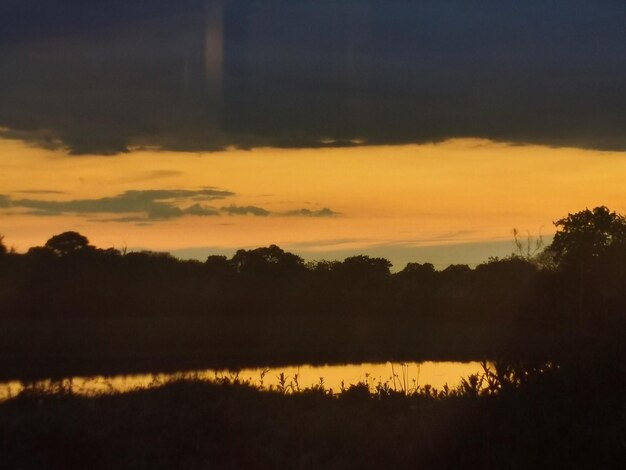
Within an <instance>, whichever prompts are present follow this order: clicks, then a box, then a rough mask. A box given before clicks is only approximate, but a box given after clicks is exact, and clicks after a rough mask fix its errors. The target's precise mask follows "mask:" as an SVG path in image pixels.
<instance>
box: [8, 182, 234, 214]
mask: <svg viewBox="0 0 626 470" xmlns="http://www.w3.org/2000/svg"><path fill="white" fill-rule="evenodd" d="M234 194H235V193H233V192H231V191H224V190H219V189H213V188H204V189H199V190H185V189H151V190H141V191H138V190H131V191H125V192H123V193H122V194H118V195H116V196H112V197H103V198H98V199H72V200H67V201H55V200H41V199H12V198H10V197H9V196H6V195H3V196H0V207H17V208H26V209H34V210H33V211H31V212H29V214H31V215H59V214H65V213H73V214H90V215H93V214H143V215H142V217H139V218H138V217H137V216H131V217H123V218H117V219H114V220H116V221H124V222H134V221H137V220H138V219H141V220H163V219H171V218H177V217H182V216H184V215H202V216H207V215H218V214H219V212H218V211H217V210H216V209H213V208H210V207H208V206H204V205H201V204H199V203H195V204H192V205H190V206H188V207H180V206H179V204H181V203H182V204H184V203H185V202H186V201H187V200H189V199H192V198H193V199H194V200H195V199H198V198H199V199H201V200H204V201H212V200H218V199H224V198H227V197H230V196H234ZM109 220H113V219H109Z"/></svg>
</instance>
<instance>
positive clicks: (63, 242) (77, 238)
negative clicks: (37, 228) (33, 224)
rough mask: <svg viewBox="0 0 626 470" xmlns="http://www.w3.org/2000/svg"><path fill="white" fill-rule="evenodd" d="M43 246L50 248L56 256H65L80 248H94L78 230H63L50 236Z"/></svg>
mask: <svg viewBox="0 0 626 470" xmlns="http://www.w3.org/2000/svg"><path fill="white" fill-rule="evenodd" d="M44 248H47V249H49V250H51V251H52V252H53V253H54V254H56V255H58V256H67V255H69V254H70V253H76V252H78V251H81V250H89V249H94V247H93V246H91V245H89V240H88V239H87V237H85V236H84V235H81V234H80V233H78V232H63V233H60V234H59V235H55V236H53V237H52V238H50V239H49V240H48V241H47V242H46V244H45V245H44Z"/></svg>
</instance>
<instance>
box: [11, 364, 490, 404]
mask: <svg viewBox="0 0 626 470" xmlns="http://www.w3.org/2000/svg"><path fill="white" fill-rule="evenodd" d="M481 371H482V368H481V365H480V363H479V362H443V361H438V362H420V363H418V362H405V363H391V362H385V363H376V364H373V363H366V364H344V365H324V366H311V365H300V366H288V367H275V368H253V369H243V370H241V371H238V372H234V371H229V370H214V369H205V370H198V371H193V372H186V373H184V374H182V373H174V374H141V375H118V376H113V377H103V376H97V377H72V378H71V379H69V378H68V379H65V381H64V386H66V387H67V386H70V384H71V388H72V391H73V392H74V393H77V394H82V395H93V394H97V393H112V392H127V391H131V390H135V389H142V388H149V387H154V386H158V385H160V384H163V383H165V382H167V381H168V380H172V379H175V378H178V377H181V376H187V377H197V378H200V379H204V380H218V379H220V378H228V379H235V378H237V379H239V380H241V381H246V382H249V383H250V384H252V385H256V386H259V387H261V388H263V389H277V388H280V387H285V388H286V389H287V390H288V391H297V390H298V389H300V390H302V389H304V388H308V387H312V386H315V385H319V384H323V385H324V387H325V388H326V389H332V390H333V392H339V391H340V390H341V388H342V386H343V387H348V386H350V385H351V384H357V383H362V382H366V383H368V384H369V385H370V386H375V385H376V384H377V383H379V382H381V383H385V382H387V383H388V384H389V385H390V386H391V387H392V388H395V389H396V390H407V391H411V390H415V389H416V388H417V387H423V386H425V385H431V386H432V387H434V388H437V389H439V390H441V389H442V388H443V386H444V385H446V384H447V385H448V386H449V387H450V388H454V387H456V386H457V385H459V384H460V382H461V378H466V377H467V376H469V375H470V374H476V373H479V372H481ZM281 374H282V375H281ZM57 383H58V381H57ZM35 384H36V385H42V386H51V385H52V384H53V382H52V381H51V380H43V381H39V382H36V383H35ZM23 389H24V384H23V383H21V382H19V381H13V382H5V383H0V400H6V399H7V398H10V397H12V396H15V395H16V394H18V393H19V392H20V391H22V390H23Z"/></svg>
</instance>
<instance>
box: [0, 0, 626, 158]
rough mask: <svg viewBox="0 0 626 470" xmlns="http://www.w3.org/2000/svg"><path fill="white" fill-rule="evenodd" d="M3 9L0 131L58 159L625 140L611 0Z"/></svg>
mask: <svg viewBox="0 0 626 470" xmlns="http://www.w3.org/2000/svg"><path fill="white" fill-rule="evenodd" d="M59 3H60V2H58V1H51V0H21V1H19V2H17V1H8V2H3V6H2V7H0V14H1V16H2V18H4V19H5V26H6V27H5V28H3V29H2V31H1V32H0V54H1V60H0V102H2V107H0V128H3V130H1V131H0V135H3V136H5V137H7V138H17V139H22V140H26V141H28V142H29V143H32V144H34V145H39V146H42V147H48V148H55V147H56V148H58V147H62V148H66V149H67V150H68V151H69V152H70V153H74V154H83V153H97V154H103V155H108V154H116V153H119V152H125V151H128V150H129V149H131V148H133V147H134V146H150V147H159V148H164V149H171V150H193V151H211V150H219V149H223V148H227V147H228V146H237V147H241V148H250V147H254V146H268V145H269V146H280V147H303V146H308V147H324V146H344V145H359V144H360V143H369V144H400V143H410V142H432V141H440V140H443V139H446V138H451V137H483V138H489V139H494V140H498V141H506V142H512V143H539V144H547V145H552V146H576V147H583V148H595V149H619V150H626V134H624V132H623V130H624V128H625V126H626V88H625V87H624V83H626V54H624V44H626V28H624V24H626V2H624V1H622V0H599V1H594V2H590V1H588V0H528V1H524V2H520V1H517V0H485V1H483V2H469V1H467V0H441V1H436V2H435V1H430V0H416V1H412V2H407V1H405V0H388V1H384V2H383V1H380V0H358V1H357V0H354V1H336V0H292V1H288V0H282V1H271V2H270V1H261V0H230V1H224V0H189V1H186V2H170V1H166V0H154V1H152V2H124V1H118V0H112V1H111V2H99V1H97V0H84V1H82V2H69V3H67V2H65V3H64V8H59V5H58V4H59Z"/></svg>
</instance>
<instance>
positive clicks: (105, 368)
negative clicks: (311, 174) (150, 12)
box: [0, 207, 626, 469]
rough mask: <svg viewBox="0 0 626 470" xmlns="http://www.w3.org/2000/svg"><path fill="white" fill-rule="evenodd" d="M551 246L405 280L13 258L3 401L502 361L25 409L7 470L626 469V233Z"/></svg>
mask: <svg viewBox="0 0 626 470" xmlns="http://www.w3.org/2000/svg"><path fill="white" fill-rule="evenodd" d="M557 228H558V231H557V234H556V235H555V237H554V241H553V243H552V244H551V245H550V246H548V247H546V248H545V249H542V250H537V251H535V250H534V248H533V247H532V246H531V243H528V244H527V245H524V244H523V243H521V242H520V243H519V244H518V248H519V249H518V252H517V253H516V254H514V255H511V256H510V257H507V258H505V259H492V260H489V261H488V262H486V263H484V264H482V265H480V266H478V267H476V268H475V269H470V268H469V267H467V266H450V267H448V268H447V269H444V270H442V271H437V270H435V269H433V267H432V266H431V265H428V264H412V263H411V264H409V265H407V266H406V268H404V269H403V270H402V271H400V272H398V273H395V274H392V273H390V270H389V268H390V266H389V263H388V262H387V261H386V260H384V259H376V258H369V257H366V256H357V257H352V258H348V259H346V260H345V261H343V262H318V263H310V264H305V263H304V262H303V261H302V260H301V259H300V258H299V257H297V256H296V255H293V254H290V253H285V252H284V251H282V250H281V249H279V248H278V247H275V246H271V247H269V248H259V249H256V250H241V251H239V252H237V254H235V256H233V257H232V258H231V259H226V258H224V257H215V256H211V257H209V258H208V259H207V260H206V262H205V263H201V262H195V261H179V260H176V259H174V258H172V257H170V256H168V255H164V254H156V253H121V252H119V251H117V250H113V249H107V250H102V249H98V248H94V247H92V246H90V245H89V242H88V241H87V239H86V238H85V237H83V236H82V235H80V234H77V233H75V232H66V233H64V234H61V235H58V236H55V237H53V238H51V239H50V240H49V241H48V242H47V243H46V245H45V246H44V247H36V248H33V249H31V250H30V251H29V252H28V253H26V254H22V255H19V254H15V253H10V252H9V251H8V250H6V248H4V245H1V244H0V308H1V310H0V312H1V315H0V322H1V323H2V325H1V328H0V375H1V378H4V379H8V378H18V379H22V380H24V379H36V378H43V377H49V376H53V375H60V376H63V375H78V374H85V375H88V374H103V373H116V372H132V371H142V370H143V371H154V372H157V371H165V370H177V369H193V368H202V367H216V368H217V367H225V366H230V367H239V366H243V365H270V364H281V363H282V364H286V363H296V362H309V363H310V362H339V361H354V362H358V361H365V360H383V361H385V360H398V359H405V358H406V359H413V360H420V359H430V360H432V359H473V360H476V359H481V358H488V359H497V362H496V367H495V369H493V370H487V369H486V370H485V371H484V373H483V374H481V375H477V376H472V377H468V378H467V379H466V380H465V381H464V382H463V383H462V384H461V386H460V387H459V388H458V389H454V390H450V389H444V390H441V391H433V390H432V389H431V388H429V387H421V388H419V389H417V390H406V389H400V390H397V389H395V388H393V387H391V386H390V385H389V384H376V385H374V384H355V385H352V386H348V387H346V388H345V389H344V390H342V391H341V392H340V393H339V394H337V395H332V394H330V393H329V392H328V391H327V390H325V389H324V388H323V387H321V386H318V387H313V388H311V389H306V390H299V391H298V390H295V391H296V392H297V393H287V392H288V391H289V392H294V390H293V389H291V390H287V389H286V388H283V389H278V390H274V391H269V392H268V391H261V390H259V389H257V388H255V387H253V386H251V385H249V384H242V383H239V382H237V381H232V380H222V381H217V382H213V383H207V382H201V381H198V380H193V379H187V380H180V381H176V382H172V383H168V384H166V385H163V386H160V387H156V388H153V389H149V390H137V391H135V392H131V393H126V394H109V395H99V396H89V397H85V396H77V395H75V394H74V393H73V391H72V389H71V387H68V386H67V385H61V386H58V385H57V386H56V387H53V388H49V389H41V388H37V387H27V388H26V389H25V390H24V391H23V392H21V393H20V394H19V395H18V396H17V397H14V398H11V399H10V400H7V401H5V402H4V403H1V404H0V468H25V469H30V468H63V469H66V468H151V469H154V468H217V469H220V468H289V469H292V468H293V469H304V468H329V469H332V468H341V469H346V468H375V469H379V468H426V469H438V468H458V469H464V468H472V469H473V468H481V469H491V468H502V469H527V468H550V469H553V468H589V469H598V468H600V469H602V468H623V463H624V462H625V461H626V398H625V397H626V367H625V366H624V364H626V334H625V331H626V219H625V218H624V217H623V216H621V215H619V214H616V213H614V212H610V211H609V210H608V209H607V208H605V207H598V208H595V209H593V210H585V211H581V212H578V213H576V214H570V215H568V216H567V217H565V218H563V219H561V220H559V221H557ZM58 384H66V382H58Z"/></svg>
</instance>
